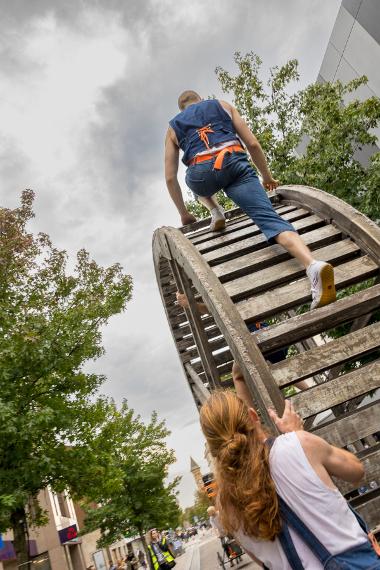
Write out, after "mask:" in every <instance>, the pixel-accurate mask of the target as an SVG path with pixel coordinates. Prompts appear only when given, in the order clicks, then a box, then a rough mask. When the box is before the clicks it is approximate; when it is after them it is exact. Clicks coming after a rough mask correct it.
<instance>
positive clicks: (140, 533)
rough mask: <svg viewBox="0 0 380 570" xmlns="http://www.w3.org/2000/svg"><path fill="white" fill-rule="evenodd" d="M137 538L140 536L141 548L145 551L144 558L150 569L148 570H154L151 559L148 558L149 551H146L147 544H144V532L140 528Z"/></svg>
mask: <svg viewBox="0 0 380 570" xmlns="http://www.w3.org/2000/svg"><path fill="white" fill-rule="evenodd" d="M139 536H140V540H141V542H142V543H143V547H144V551H145V557H146V559H147V561H148V565H149V568H150V570H154V566H153V563H152V559H151V557H150V554H149V550H148V544H147V542H146V539H145V534H144V531H143V529H142V528H139Z"/></svg>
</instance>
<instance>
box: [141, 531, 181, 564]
mask: <svg viewBox="0 0 380 570" xmlns="http://www.w3.org/2000/svg"><path fill="white" fill-rule="evenodd" d="M150 540H151V541H150V544H148V552H149V556H150V559H151V562H152V565H153V568H154V570H168V569H169V568H173V567H174V566H175V564H176V563H175V560H174V556H173V554H172V552H171V550H170V546H169V544H168V542H167V540H166V537H163V538H161V537H160V534H159V532H158V531H157V529H155V528H153V529H152V530H151V531H150Z"/></svg>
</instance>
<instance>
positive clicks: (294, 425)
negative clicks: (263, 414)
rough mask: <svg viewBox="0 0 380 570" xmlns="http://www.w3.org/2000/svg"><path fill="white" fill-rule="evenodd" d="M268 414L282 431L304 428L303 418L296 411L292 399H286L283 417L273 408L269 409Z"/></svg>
mask: <svg viewBox="0 0 380 570" xmlns="http://www.w3.org/2000/svg"><path fill="white" fill-rule="evenodd" d="M268 414H269V415H270V417H271V418H272V420H273V422H274V423H275V424H276V426H277V428H278V431H280V432H281V433H287V432H289V431H300V430H303V420H302V418H301V416H300V415H299V414H297V413H296V412H295V411H294V408H293V404H292V402H291V401H290V400H285V409H284V413H283V414H282V418H280V417H278V415H277V412H276V411H275V410H274V409H273V408H269V409H268Z"/></svg>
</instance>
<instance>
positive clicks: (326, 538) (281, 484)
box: [236, 432, 367, 570]
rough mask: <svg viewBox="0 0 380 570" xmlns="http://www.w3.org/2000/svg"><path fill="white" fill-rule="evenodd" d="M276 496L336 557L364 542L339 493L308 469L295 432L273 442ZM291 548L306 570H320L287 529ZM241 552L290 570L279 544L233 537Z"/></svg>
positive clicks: (271, 457) (271, 458)
mask: <svg viewBox="0 0 380 570" xmlns="http://www.w3.org/2000/svg"><path fill="white" fill-rule="evenodd" d="M269 463H270V470H271V475H272V478H273V480H274V482H275V485H276V490H277V493H278V494H279V495H280V496H281V497H282V498H283V499H284V500H285V502H286V503H287V504H288V505H289V506H290V507H291V509H292V510H293V511H294V512H295V513H296V514H297V515H298V516H299V517H300V519H301V520H302V521H303V522H304V523H305V524H306V526H307V527H308V528H309V529H310V530H311V531H312V532H313V533H314V534H315V536H316V537H317V538H318V539H319V540H320V542H321V543H322V544H323V545H324V546H325V547H326V548H327V550H329V551H330V552H331V554H338V553H339V552H343V551H344V550H347V549H349V548H352V547H354V546H357V545H359V544H362V543H364V542H366V541H367V536H366V534H365V533H364V531H363V530H362V529H361V528H360V526H359V524H358V522H357V520H356V518H355V515H354V514H353V513H352V512H351V510H350V509H349V507H348V505H347V502H346V500H345V499H344V497H343V495H342V494H341V493H340V492H339V491H338V489H336V488H335V489H332V488H330V487H327V486H326V485H325V484H324V483H323V482H322V481H321V479H320V478H319V477H318V475H317V474H316V472H315V471H314V469H313V468H312V466H311V465H310V463H309V461H308V459H307V457H306V455H305V453H304V450H303V448H302V446H301V443H300V440H299V439H298V437H297V434H296V433H295V432H291V433H286V434H284V435H280V436H279V437H277V438H276V440H275V442H274V444H273V447H272V449H271V451H270V455H269ZM289 530H290V534H291V537H292V539H293V542H294V546H295V548H296V550H297V553H298V556H299V557H300V559H301V561H302V564H303V567H304V568H305V570H320V569H322V568H323V567H322V564H321V563H320V562H319V561H318V560H317V559H316V558H315V556H314V555H313V554H312V552H311V551H310V550H309V548H308V547H307V546H306V544H305V543H304V542H303V541H302V539H301V538H299V537H298V535H297V533H296V532H295V531H293V530H292V529H291V528H289ZM236 538H237V539H238V540H239V542H240V544H241V545H242V546H243V548H246V549H247V550H249V551H250V552H252V554H254V555H255V556H257V558H259V559H260V560H261V561H262V562H263V563H264V564H265V565H266V566H268V568H271V570H291V566H290V565H289V563H288V561H287V558H286V556H285V554H284V551H283V550H282V547H281V545H280V542H279V540H278V539H277V538H276V539H275V540H274V541H273V542H270V541H263V540H258V539H256V538H252V537H249V536H247V535H245V534H244V533H243V532H242V531H239V532H238V533H237V534H236Z"/></svg>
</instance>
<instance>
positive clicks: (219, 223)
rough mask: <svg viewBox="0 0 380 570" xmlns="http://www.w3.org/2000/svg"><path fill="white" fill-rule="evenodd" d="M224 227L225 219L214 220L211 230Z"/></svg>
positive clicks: (214, 230) (219, 230)
mask: <svg viewBox="0 0 380 570" xmlns="http://www.w3.org/2000/svg"><path fill="white" fill-rule="evenodd" d="M225 227H226V220H216V222H215V224H214V226H213V228H212V229H211V228H210V229H211V231H212V232H221V231H222V230H224V228H225Z"/></svg>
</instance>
